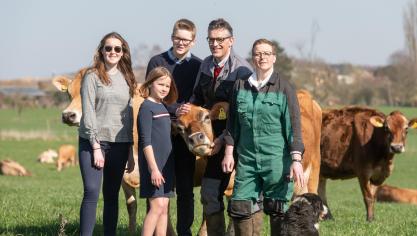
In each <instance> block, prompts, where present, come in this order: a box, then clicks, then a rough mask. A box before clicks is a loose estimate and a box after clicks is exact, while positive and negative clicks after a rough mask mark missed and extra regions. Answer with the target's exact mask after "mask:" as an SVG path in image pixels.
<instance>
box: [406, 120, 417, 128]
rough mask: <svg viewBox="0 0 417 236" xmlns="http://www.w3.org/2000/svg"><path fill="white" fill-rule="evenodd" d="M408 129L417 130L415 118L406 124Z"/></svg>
mask: <svg viewBox="0 0 417 236" xmlns="http://www.w3.org/2000/svg"><path fill="white" fill-rule="evenodd" d="M408 128H411V129H417V118H413V119H411V120H410V122H408Z"/></svg>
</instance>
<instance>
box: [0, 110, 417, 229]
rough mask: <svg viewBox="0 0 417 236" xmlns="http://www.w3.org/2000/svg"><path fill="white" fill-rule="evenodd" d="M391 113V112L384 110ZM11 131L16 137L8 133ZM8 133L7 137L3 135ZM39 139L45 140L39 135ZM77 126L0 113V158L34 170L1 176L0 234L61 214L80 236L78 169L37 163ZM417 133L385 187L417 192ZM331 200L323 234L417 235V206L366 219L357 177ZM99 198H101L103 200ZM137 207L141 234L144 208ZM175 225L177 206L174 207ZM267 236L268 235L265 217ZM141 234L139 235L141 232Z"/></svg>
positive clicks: (53, 117)
mask: <svg viewBox="0 0 417 236" xmlns="http://www.w3.org/2000/svg"><path fill="white" fill-rule="evenodd" d="M381 110H382V111H384V112H386V113H388V112H390V111H392V110H394V109H393V108H389V107H382V108H381ZM399 110H401V111H403V112H404V113H405V114H406V116H407V117H408V118H411V117H417V108H401V109H399ZM6 131H7V132H9V131H13V132H14V135H16V136H18V138H17V137H15V136H14V135H9V134H7V132H6ZM28 132H35V133H37V134H42V133H48V134H49V136H48V137H49V138H45V139H43V138H37V137H35V138H30V137H26V138H25V133H28ZM5 134H6V135H5ZM40 137H41V136H40ZM76 137H77V132H76V128H73V127H67V126H65V125H62V124H61V119H60V110H59V109H24V110H23V111H22V112H21V113H20V115H19V114H18V112H17V111H16V110H0V160H2V159H6V158H11V159H14V160H16V161H18V162H19V163H21V164H22V165H24V166H25V167H26V168H27V169H28V170H29V171H31V172H32V175H33V176H31V177H9V176H0V235H58V234H59V233H60V225H61V223H62V220H61V219H60V217H59V215H62V217H63V218H64V220H65V221H66V222H67V223H66V224H65V227H64V232H65V234H66V235H77V228H78V215H79V205H80V202H81V198H82V183H81V177H80V174H79V169H78V168H77V167H75V168H67V169H64V170H63V171H62V172H60V173H58V172H57V171H56V170H55V166H54V165H48V164H40V163H38V162H37V161H36V159H37V156H38V155H39V153H41V152H42V151H44V150H46V149H48V148H53V149H57V148H58V147H59V146H60V145H61V144H67V143H68V144H74V145H76V144H77V138H76ZM416 169H417V132H416V131H411V132H409V134H408V143H407V147H406V153H404V154H401V155H397V156H396V158H395V168H394V172H393V174H392V175H391V177H390V178H389V179H388V180H387V181H386V183H388V184H391V185H395V186H399V187H406V188H416V189H417V171H416ZM327 192H328V201H329V204H330V207H331V209H332V213H333V216H334V217H335V220H333V221H326V222H322V223H321V224H320V232H321V235H417V207H416V206H411V205H402V204H388V203H377V204H376V207H375V217H376V219H375V221H374V222H372V223H367V222H366V221H365V207H364V204H363V201H362V197H361V193H360V190H359V185H358V182H357V180H356V179H352V180H345V181H329V183H328V188H327ZM195 195H196V202H195V206H196V212H195V216H196V218H195V223H194V225H193V232H194V233H193V234H196V232H197V230H198V227H199V224H200V222H201V206H200V205H201V204H200V203H199V189H198V188H196V189H195ZM100 200H101V199H100ZM139 204H140V205H139V207H138V217H137V221H138V232H139V230H140V227H141V223H142V220H143V217H144V212H145V204H144V201H143V200H140V202H139ZM101 212H102V200H101V201H100V203H99V208H98V214H97V218H98V222H97V224H96V231H95V235H102V231H101V226H102V216H101ZM171 215H172V218H173V221H174V222H173V223H174V224H175V220H176V219H175V203H174V204H171ZM264 222H265V227H264V228H265V230H264V235H268V233H267V232H268V230H269V227H268V224H267V222H268V219H267V218H265V221H264ZM126 234H127V212H126V209H125V206H124V196H123V194H122V192H121V193H120V212H119V226H118V235H126ZM138 234H139V233H138Z"/></svg>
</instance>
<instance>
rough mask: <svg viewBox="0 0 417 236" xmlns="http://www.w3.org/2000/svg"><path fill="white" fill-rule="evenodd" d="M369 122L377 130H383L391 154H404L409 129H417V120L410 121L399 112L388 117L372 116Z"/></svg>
mask: <svg viewBox="0 0 417 236" xmlns="http://www.w3.org/2000/svg"><path fill="white" fill-rule="evenodd" d="M369 122H370V123H371V124H372V125H373V126H374V127H376V128H382V129H383V131H384V135H383V136H384V139H382V140H381V141H382V142H385V143H386V144H388V145H387V147H388V148H389V152H390V153H394V154H395V153H402V152H404V151H405V141H406V137H407V133H408V129H415V128H417V118H413V119H411V120H410V121H408V120H407V118H406V117H405V116H404V115H403V114H402V113H401V112H399V111H393V112H391V113H390V114H389V115H388V116H387V117H385V118H384V117H381V116H372V117H370V119H369Z"/></svg>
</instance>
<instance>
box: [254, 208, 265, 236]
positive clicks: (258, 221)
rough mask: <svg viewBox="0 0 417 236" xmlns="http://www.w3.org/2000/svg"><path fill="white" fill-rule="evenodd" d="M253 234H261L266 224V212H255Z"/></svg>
mask: <svg viewBox="0 0 417 236" xmlns="http://www.w3.org/2000/svg"><path fill="white" fill-rule="evenodd" d="M252 218H253V232H254V233H253V235H261V232H262V228H263V226H264V212H263V211H258V212H256V213H254V214H253V216H252Z"/></svg>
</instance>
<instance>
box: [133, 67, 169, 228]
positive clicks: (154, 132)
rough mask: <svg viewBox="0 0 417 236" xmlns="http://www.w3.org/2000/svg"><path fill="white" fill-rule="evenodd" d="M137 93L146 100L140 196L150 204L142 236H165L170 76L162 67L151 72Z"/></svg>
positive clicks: (142, 120)
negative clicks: (167, 107) (154, 235)
mask: <svg viewBox="0 0 417 236" xmlns="http://www.w3.org/2000/svg"><path fill="white" fill-rule="evenodd" d="M140 94H141V95H142V96H143V97H144V98H146V99H145V101H144V102H143V103H142V105H141V107H140V109H139V115H138V134H139V172H140V197H141V198H147V199H148V202H149V204H150V209H149V211H148V213H147V214H146V216H145V219H144V222H143V227H142V235H143V236H147V235H149V236H151V235H153V234H154V232H155V233H156V235H166V230H167V223H168V203H169V198H171V197H174V191H173V190H174V159H173V158H170V156H171V155H170V154H171V150H172V144H171V120H170V117H169V113H168V111H167V109H166V107H165V105H169V104H172V103H174V102H175V101H177V89H176V87H175V83H174V80H173V78H172V75H171V73H170V72H169V71H168V70H167V69H166V68H164V67H156V68H155V69H153V70H152V71H151V72H150V73H149V74H148V77H147V78H146V82H145V83H144V84H143V85H142V86H141V88H140Z"/></svg>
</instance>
